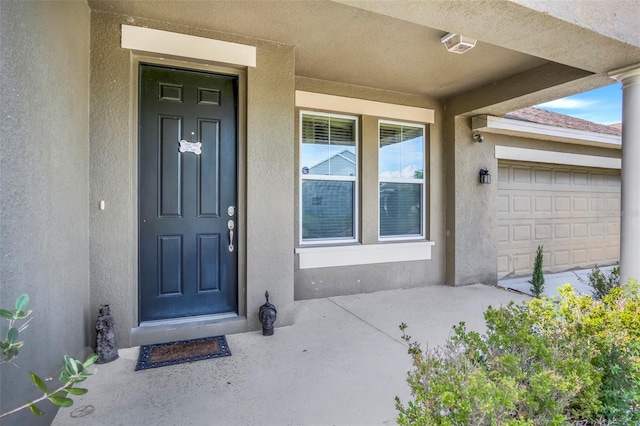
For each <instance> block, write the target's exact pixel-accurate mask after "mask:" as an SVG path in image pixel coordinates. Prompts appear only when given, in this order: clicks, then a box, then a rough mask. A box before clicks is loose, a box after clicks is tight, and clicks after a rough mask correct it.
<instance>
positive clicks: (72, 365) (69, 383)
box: [0, 294, 98, 419]
mask: <svg viewBox="0 0 640 426" xmlns="http://www.w3.org/2000/svg"><path fill="white" fill-rule="evenodd" d="M28 304H29V296H27V295H26V294H23V295H21V296H20V297H18V299H17V300H16V303H15V309H0V318H2V319H4V320H6V321H8V327H7V330H6V333H5V332H3V333H2V334H1V335H2V336H3V337H2V338H1V339H0V364H5V363H12V364H13V363H14V360H15V359H16V358H17V357H18V355H19V350H20V348H22V347H23V346H24V342H22V341H20V340H18V339H19V338H20V333H21V332H23V331H24V330H25V329H26V328H27V327H28V326H29V322H31V318H30V315H31V313H32V312H33V310H31V309H29V310H27V305H28ZM97 359H98V356H97V355H94V356H91V357H89V358H88V359H87V360H86V361H85V362H81V361H79V360H77V359H74V358H71V357H70V356H68V355H65V356H64V357H63V360H62V362H63V365H62V369H61V371H60V375H59V379H58V380H59V381H60V385H59V386H57V387H56V388H55V389H50V388H49V385H47V382H49V381H50V380H52V379H50V378H49V379H46V380H43V379H42V378H40V376H38V375H37V374H35V373H33V372H29V376H30V377H31V381H32V382H33V384H34V386H36V387H37V388H38V389H39V390H40V392H41V393H42V396H40V397H38V398H36V399H34V400H33V401H29V402H27V403H25V404H23V405H21V406H19V407H16V408H14V409H13V410H9V411H6V412H4V413H0V419H1V418H3V417H6V416H9V415H11V414H14V413H17V412H18V411H21V410H24V409H27V408H29V410H31V412H32V413H33V414H35V415H36V416H42V415H43V414H44V413H43V411H42V410H41V409H40V408H39V407H38V405H36V404H39V403H40V402H42V401H44V400H48V401H49V402H51V403H52V404H54V405H57V406H59V407H70V406H72V405H73V399H71V396H72V395H84V394H85V393H87V389H84V388H78V387H74V386H75V385H76V384H77V383H81V382H83V381H85V380H86V379H87V378H88V377H89V376H90V375H91V373H89V371H88V370H87V368H88V367H89V366H90V365H92V364H93V363H94V362H95V361H96V360H97Z"/></svg>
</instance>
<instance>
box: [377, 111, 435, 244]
mask: <svg viewBox="0 0 640 426" xmlns="http://www.w3.org/2000/svg"><path fill="white" fill-rule="evenodd" d="M381 124H393V125H398V126H407V127H417V128H421V129H422V169H423V172H422V179H408V178H385V179H381V178H380V125H381ZM426 148H427V145H426V126H425V125H424V124H417V123H410V122H405V121H392V120H378V148H377V149H378V166H377V168H378V189H377V191H378V241H415V240H424V239H425V238H426V229H425V216H426V212H425V205H426V193H427V190H426V186H427V185H426V181H427V180H426V176H427V162H426V157H427V155H426V154H427V152H426ZM382 182H389V183H410V184H415V185H418V184H420V185H422V193H421V195H422V197H421V206H420V230H421V234H420V235H391V236H382V235H380V217H381V212H380V183H382Z"/></svg>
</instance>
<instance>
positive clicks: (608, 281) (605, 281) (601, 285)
mask: <svg viewBox="0 0 640 426" xmlns="http://www.w3.org/2000/svg"><path fill="white" fill-rule="evenodd" d="M578 280H579V281H580V282H581V283H583V284H588V285H590V286H591V287H592V288H593V292H592V294H593V297H595V298H596V299H599V300H601V299H602V298H603V297H604V296H606V295H607V294H609V292H610V291H611V290H613V289H614V288H616V287H620V267H619V266H616V267H615V268H613V269H612V270H611V271H610V272H608V273H607V272H602V271H601V270H600V268H599V267H598V266H596V267H595V268H593V269H592V270H591V272H590V273H589V275H588V281H585V280H584V279H582V278H581V277H578Z"/></svg>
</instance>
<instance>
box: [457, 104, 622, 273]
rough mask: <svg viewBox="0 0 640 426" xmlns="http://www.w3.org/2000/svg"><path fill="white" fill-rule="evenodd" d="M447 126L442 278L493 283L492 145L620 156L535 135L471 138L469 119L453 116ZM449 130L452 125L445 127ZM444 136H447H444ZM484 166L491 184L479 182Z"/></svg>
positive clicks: (495, 189) (494, 180)
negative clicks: (444, 274) (445, 236)
mask: <svg viewBox="0 0 640 426" xmlns="http://www.w3.org/2000/svg"><path fill="white" fill-rule="evenodd" d="M450 122H451V123H453V126H447V133H448V134H449V135H451V143H450V144H448V146H447V153H446V156H447V161H450V162H451V163H450V164H453V165H454V166H453V167H451V168H448V170H447V196H448V197H449V198H448V209H449V210H448V212H449V213H448V214H447V231H448V232H449V241H448V243H449V245H448V248H449V250H448V252H447V283H449V284H451V285H464V284H472V283H478V282H481V283H484V284H491V285H493V284H496V281H497V260H496V258H497V246H496V237H497V236H496V225H497V222H496V208H497V205H496V203H497V195H498V185H497V177H498V160H497V159H496V158H495V146H496V145H502V146H516V147H520V148H530V149H539V150H546V151H559V152H568V153H576V154H586V155H594V156H603V157H615V158H620V156H621V151H620V150H619V149H609V148H601V147H593V146H582V145H574V144H566V143H559V142H552V141H541V140H537V139H528V138H519V137H513V136H506V135H498V134H491V133H482V132H480V133H482V136H483V138H484V142H482V143H477V142H475V141H474V139H473V138H472V134H473V133H474V132H473V131H472V130H471V118H468V117H456V118H455V119H453V120H450ZM450 129H451V130H450ZM448 141H449V139H448ZM481 168H487V169H488V170H489V172H490V173H491V175H492V183H491V184H490V185H483V184H480V183H479V171H480V169H481Z"/></svg>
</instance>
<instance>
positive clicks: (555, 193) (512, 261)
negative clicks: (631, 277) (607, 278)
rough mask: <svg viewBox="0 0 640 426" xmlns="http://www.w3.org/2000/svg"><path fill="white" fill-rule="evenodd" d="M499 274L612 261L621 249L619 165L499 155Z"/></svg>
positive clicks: (586, 265) (499, 276)
mask: <svg viewBox="0 0 640 426" xmlns="http://www.w3.org/2000/svg"><path fill="white" fill-rule="evenodd" d="M497 217H498V221H497V242H498V279H500V278H504V277H512V276H521V275H530V274H531V273H532V269H533V261H534V259H535V253H536V248H537V247H538V244H543V245H544V270H545V271H549V272H560V271H567V270H570V269H574V268H579V267H591V266H593V265H611V264H615V263H616V262H617V261H618V260H619V253H620V171H619V170H607V169H595V168H587V167H574V166H553V165H544V164H537V163H535V164H534V163H523V162H510V161H500V162H499V163H498V216H497Z"/></svg>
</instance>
